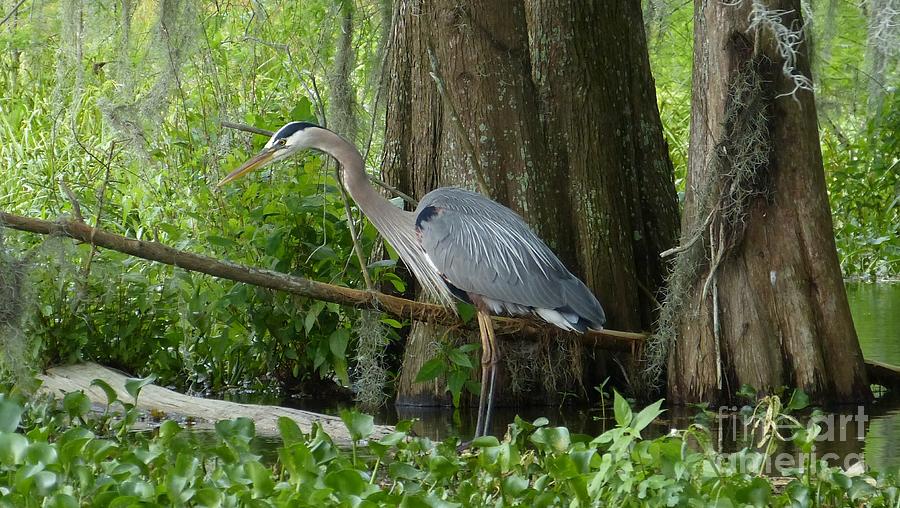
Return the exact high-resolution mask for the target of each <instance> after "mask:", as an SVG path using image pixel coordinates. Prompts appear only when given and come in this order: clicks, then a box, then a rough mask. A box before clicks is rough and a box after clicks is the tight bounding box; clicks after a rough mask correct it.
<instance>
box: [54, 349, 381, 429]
mask: <svg viewBox="0 0 900 508" xmlns="http://www.w3.org/2000/svg"><path fill="white" fill-rule="evenodd" d="M39 378H40V380H41V381H42V382H43V384H42V385H41V388H40V392H42V393H48V394H50V395H52V396H54V397H61V396H63V395H65V394H66V393H70V392H78V391H82V392H84V394H85V395H87V396H88V398H89V399H90V400H91V402H93V403H95V404H98V405H103V406H105V405H106V403H107V400H106V394H105V393H104V392H103V390H101V389H100V388H99V387H97V386H93V385H91V382H92V381H93V380H94V379H102V380H103V381H106V382H107V383H108V384H109V385H110V386H111V387H112V388H113V389H114V390H115V391H116V393H117V395H118V397H119V399H120V400H123V401H126V402H134V400H133V399H132V397H131V395H129V394H128V392H127V391H126V390H125V381H126V380H127V379H128V378H127V377H126V376H125V375H123V374H122V373H120V372H117V371H114V370H112V369H109V368H106V367H104V366H102V365H98V364H96V363H80V364H75V365H66V366H63V367H54V368H51V369H48V370H47V372H46V373H45V374H41V375H40V376H39ZM137 408H138V409H140V410H142V411H147V412H150V413H151V414H159V413H162V414H164V415H165V416H164V418H167V419H176V420H177V419H178V418H179V417H190V418H191V419H192V420H193V421H194V422H195V423H196V424H197V426H199V427H200V428H206V427H211V426H212V424H214V423H216V422H217V421H220V420H230V419H233V418H239V417H242V416H243V417H246V418H250V419H251V420H253V422H254V423H255V425H256V433H257V434H260V435H269V436H271V435H277V434H278V418H280V417H282V416H286V417H288V418H290V419H292V420H294V421H295V422H296V423H297V426H298V427H300V429H301V430H303V432H306V433H309V432H310V430H311V429H312V425H313V422H318V423H319V424H321V425H322V428H323V429H324V430H325V431H326V432H327V433H328V435H329V436H331V438H332V439H334V441H335V442H336V443H338V444H346V445H349V444H350V434H349V432H348V431H347V427H346V426H345V425H344V422H343V421H341V419H340V418H338V417H337V416H330V415H323V414H319V413H313V412H311V411H303V410H301V409H293V408H288V407H281V406H263V405H259V404H242V403H239V402H230V401H227V400H216V399H204V398H200V397H192V396H190V395H185V394H183V393H178V392H176V391H172V390H169V389H168V388H163V387H161V386H156V385H154V384H149V385H147V386H145V387H144V388H143V389H142V390H141V393H140V396H139V397H138V399H137ZM393 431H394V428H393V427H390V426H385V425H376V426H375V433H374V434H373V437H374V438H376V439H377V438H381V437H383V436H386V435H387V434H389V433H391V432H393Z"/></svg>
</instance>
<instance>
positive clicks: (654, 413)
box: [631, 399, 665, 433]
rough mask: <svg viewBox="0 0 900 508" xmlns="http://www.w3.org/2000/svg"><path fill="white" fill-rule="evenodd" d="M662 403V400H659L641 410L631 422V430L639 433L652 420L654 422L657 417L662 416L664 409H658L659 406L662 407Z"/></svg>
mask: <svg viewBox="0 0 900 508" xmlns="http://www.w3.org/2000/svg"><path fill="white" fill-rule="evenodd" d="M662 403H663V400H662V399H660V400H658V401H656V402H654V403H653V404H650V405H649V406H647V407H645V408H644V409H642V410H641V411H640V412H639V413H638V414H637V415H636V416H635V417H634V421H632V422H631V428H633V429H634V430H635V432H638V433H640V432H641V431H642V430H644V428H645V427H647V425H650V423H651V422H652V421H653V420H655V419H656V418H657V417H658V416H659V415H661V414H663V412H665V409H660V406H662Z"/></svg>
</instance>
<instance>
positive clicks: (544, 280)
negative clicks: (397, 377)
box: [416, 188, 606, 328]
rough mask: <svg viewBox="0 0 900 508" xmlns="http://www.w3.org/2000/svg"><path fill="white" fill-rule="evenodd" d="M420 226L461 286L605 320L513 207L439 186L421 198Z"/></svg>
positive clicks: (440, 263) (428, 249) (427, 244)
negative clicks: (511, 208)
mask: <svg viewBox="0 0 900 508" xmlns="http://www.w3.org/2000/svg"><path fill="white" fill-rule="evenodd" d="M416 212H417V220H416V226H417V229H418V231H419V234H420V238H421V243H422V247H423V249H424V250H425V253H426V254H428V257H429V258H430V259H431V262H432V263H433V264H434V266H435V268H437V270H438V271H439V272H440V273H441V274H442V275H443V276H444V277H446V279H447V280H448V281H449V282H450V283H451V284H453V285H454V286H456V287H457V288H459V289H461V290H463V291H466V292H468V293H474V294H477V295H482V296H485V297H488V298H490V299H492V300H496V301H499V302H502V303H504V304H514V305H517V306H522V307H527V308H531V309H535V310H537V309H549V310H557V311H560V312H566V313H570V314H577V315H578V316H580V317H581V318H583V319H585V320H587V321H589V322H590V325H589V326H591V327H593V328H598V327H600V326H602V325H603V324H604V322H605V320H606V319H605V316H604V314H603V309H602V308H601V307H600V304H599V302H597V299H596V298H595V297H594V295H593V294H592V293H591V292H590V290H588V289H587V287H586V286H585V285H584V283H582V282H581V281H580V280H579V279H578V278H576V277H575V276H574V275H572V274H571V273H570V272H569V270H567V269H566V267H565V266H564V265H563V264H562V262H561V261H560V260H559V258H557V257H556V255H555V254H554V253H553V252H552V251H551V250H550V248H549V247H547V245H546V244H544V242H543V241H541V239H540V238H538V237H537V235H535V234H534V232H532V231H531V229H530V228H529V227H528V225H527V224H525V221H523V220H522V218H521V217H519V216H518V215H517V214H516V213H515V212H513V211H512V210H510V209H509V208H506V207H505V206H503V205H501V204H499V203H497V202H495V201H491V200H490V199H487V198H485V197H484V196H482V195H481V194H476V193H474V192H469V191H467V190H464V189H458V188H440V189H436V190H434V191H432V192H430V193H428V194H427V195H426V196H425V197H424V198H423V199H422V201H421V202H420V204H419V206H418V208H417V209H416Z"/></svg>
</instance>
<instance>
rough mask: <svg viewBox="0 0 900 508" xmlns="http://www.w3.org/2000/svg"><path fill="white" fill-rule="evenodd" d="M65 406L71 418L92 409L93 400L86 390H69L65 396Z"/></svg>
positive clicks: (82, 414)
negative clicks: (89, 397) (86, 393)
mask: <svg viewBox="0 0 900 508" xmlns="http://www.w3.org/2000/svg"><path fill="white" fill-rule="evenodd" d="M63 408H64V409H65V410H66V413H68V414H69V416H70V417H71V418H75V417H81V416H84V415H86V414H88V411H90V410H91V401H90V399H88V397H87V395H85V394H84V392H69V393H67V394H66V396H65V397H63Z"/></svg>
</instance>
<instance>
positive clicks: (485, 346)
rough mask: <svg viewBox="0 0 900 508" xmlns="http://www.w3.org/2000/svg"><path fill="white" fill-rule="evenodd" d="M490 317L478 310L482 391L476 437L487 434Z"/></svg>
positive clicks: (489, 380) (479, 400)
mask: <svg viewBox="0 0 900 508" xmlns="http://www.w3.org/2000/svg"><path fill="white" fill-rule="evenodd" d="M490 319H491V318H490V317H489V316H488V315H487V314H485V313H483V312H481V311H478V330H479V332H480V334H481V393H480V394H479V396H478V421H477V423H476V424H475V437H481V436H483V435H484V434H485V432H486V429H487V426H486V425H485V423H486V422H485V413H486V408H487V395H488V394H487V392H488V391H489V390H490V385H491V378H490V370H491V356H493V355H492V354H491V341H490V336H489V332H488V329H492V328H493V327H492V325H491V321H490Z"/></svg>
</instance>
